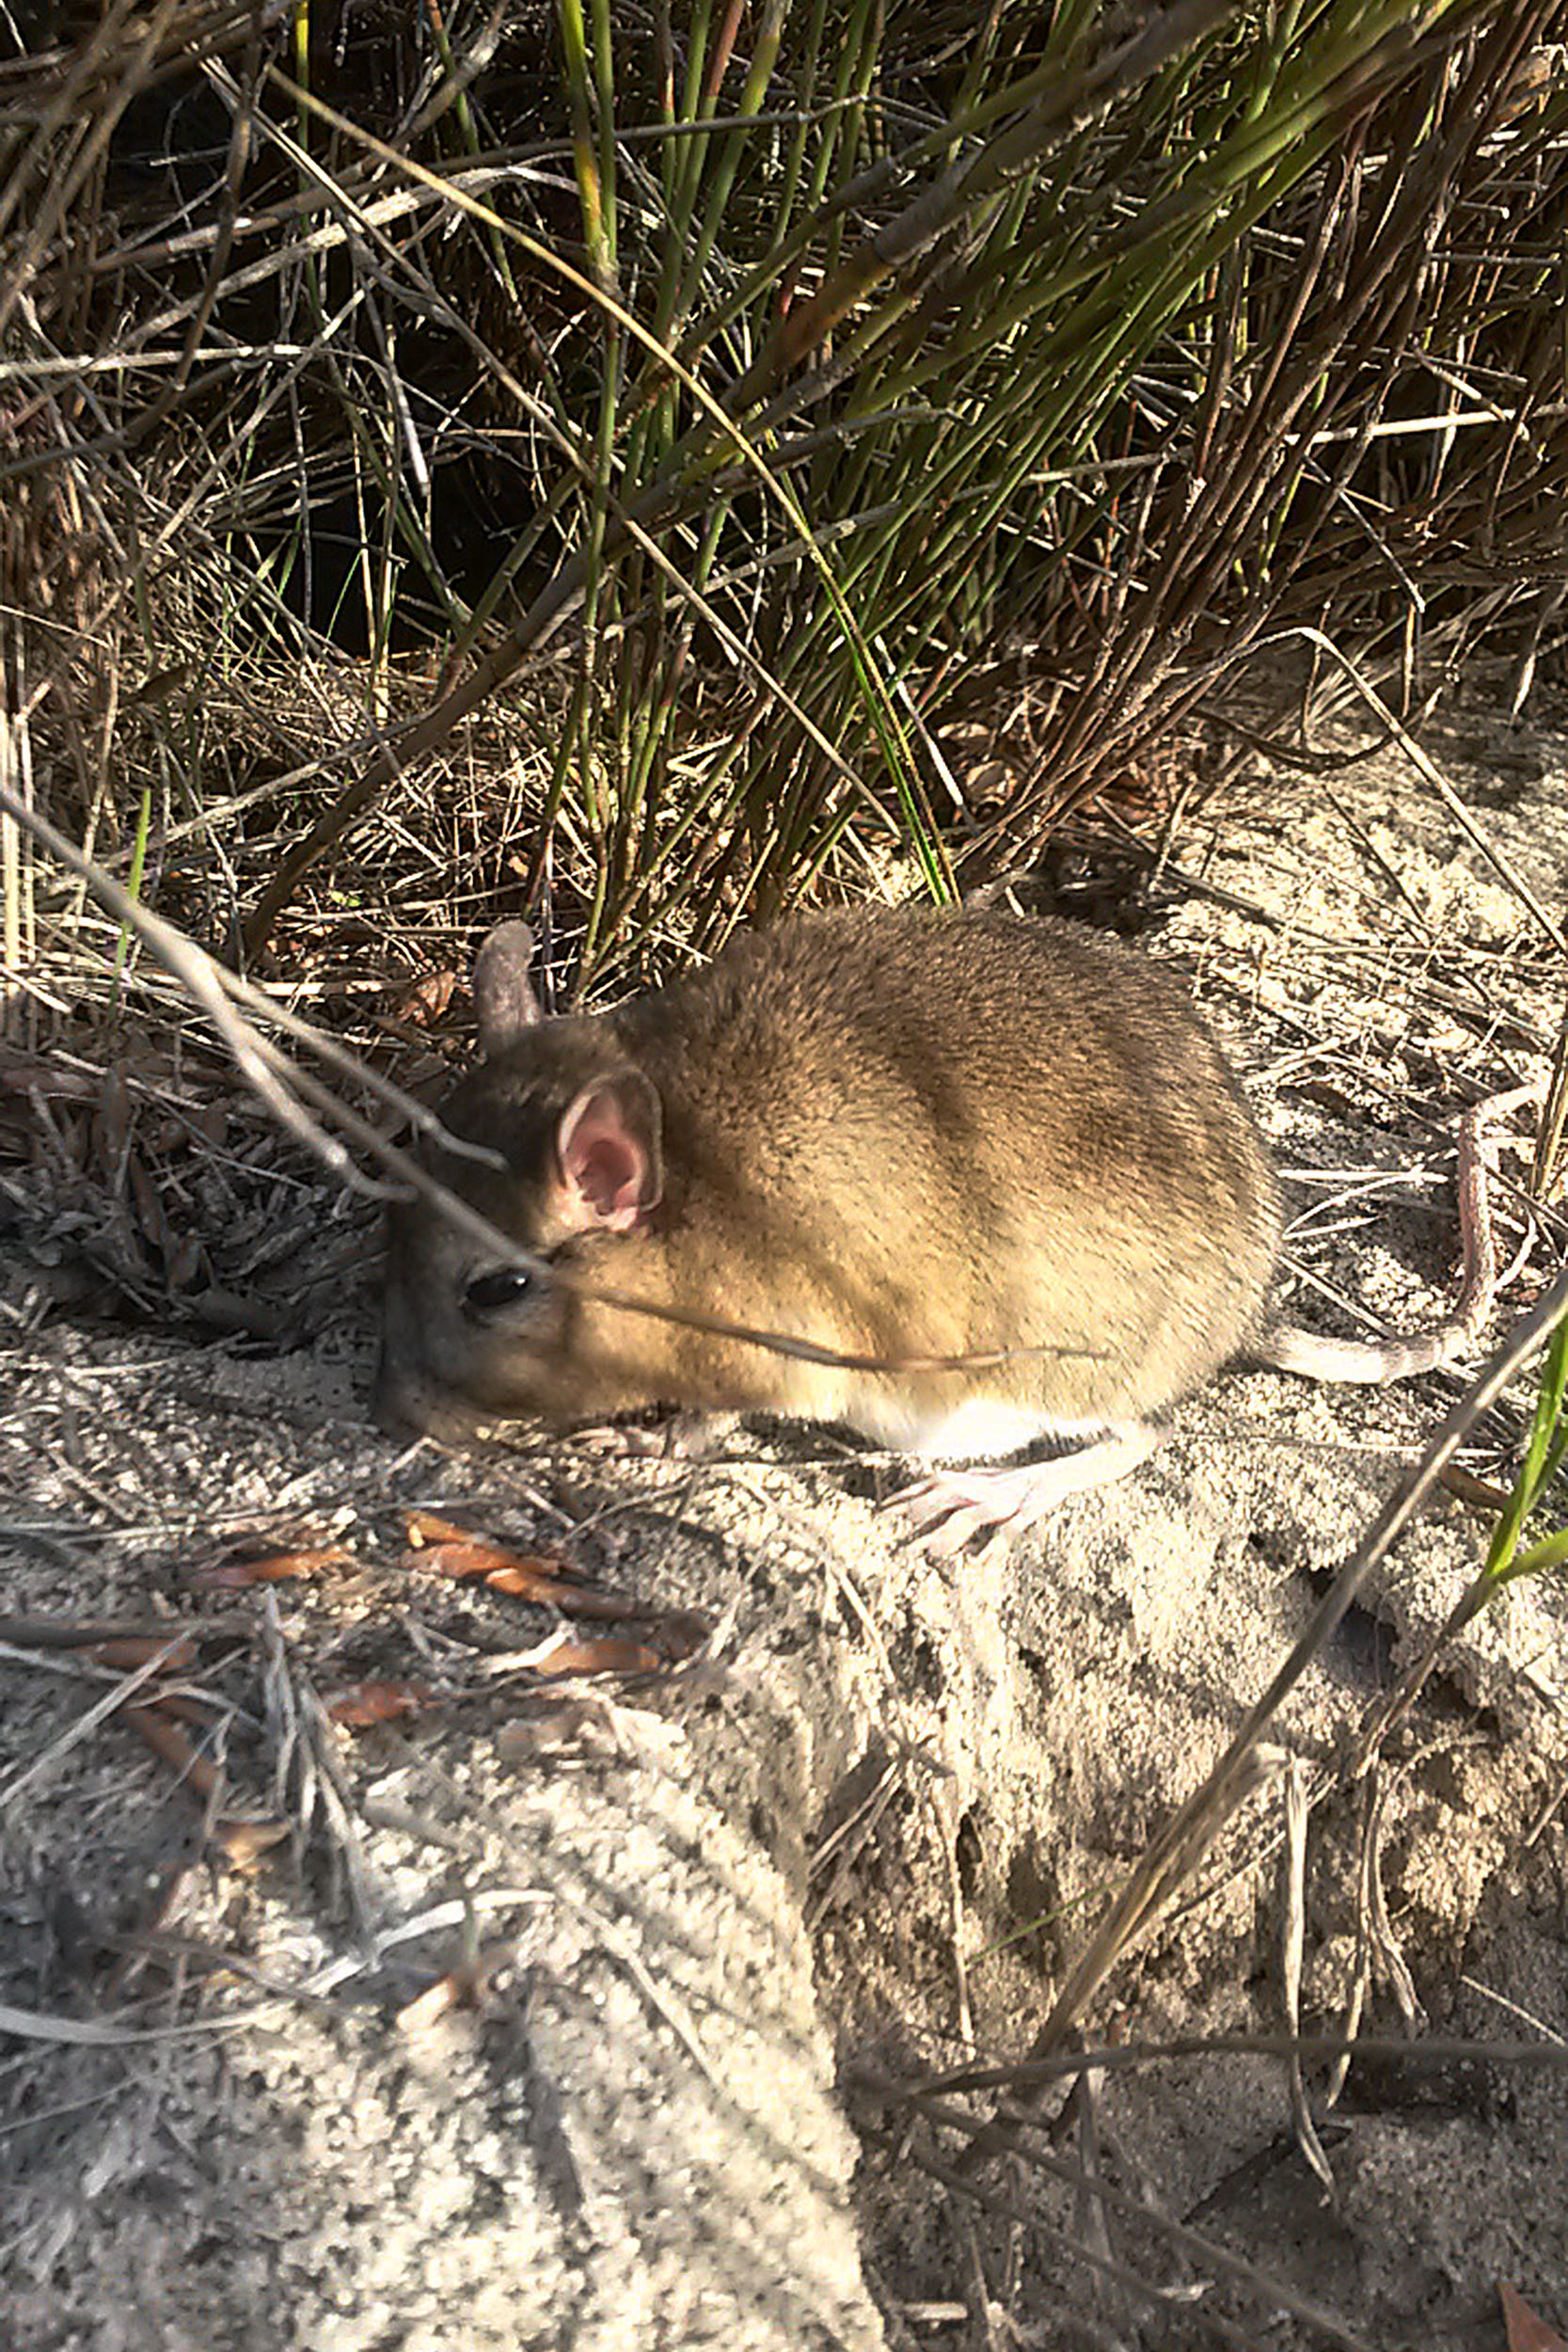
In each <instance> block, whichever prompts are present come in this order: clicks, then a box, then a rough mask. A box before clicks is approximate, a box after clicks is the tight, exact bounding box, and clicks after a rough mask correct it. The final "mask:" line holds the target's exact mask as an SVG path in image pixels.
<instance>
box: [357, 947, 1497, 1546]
mask: <svg viewBox="0 0 1568 2352" xmlns="http://www.w3.org/2000/svg"><path fill="white" fill-rule="evenodd" d="M531 956H532V942H531V937H530V934H529V932H528V930H527V928H526V926H525V925H523V924H520V923H505V924H502V925H501V926H499V929H497V930H495V931H493V932H492V933H491V934H490V936H489V938H488V939H487V940H486V941H485V943H484V945H483V947H482V949H481V951H480V955H479V958H478V961H477V963H476V966H475V972H474V982H473V989H474V1000H475V1005H476V1009H477V1011H478V1016H479V1033H480V1041H481V1044H482V1047H483V1061H482V1062H481V1063H480V1064H479V1065H478V1066H477V1067H476V1068H475V1069H474V1070H473V1071H472V1072H471V1073H469V1074H468V1075H467V1077H465V1078H464V1079H463V1080H462V1081H461V1082H460V1083H459V1084H458V1086H457V1087H456V1089H455V1090H454V1091H453V1092H452V1093H451V1095H450V1096H449V1097H448V1098H447V1100H446V1102H445V1103H444V1104H443V1105H442V1106H441V1110H440V1119H441V1121H442V1123H443V1125H444V1127H445V1128H446V1130H447V1131H448V1133H449V1134H451V1136H456V1137H459V1138H462V1139H465V1140H467V1142H469V1143H471V1144H477V1145H481V1146H484V1147H488V1149H489V1151H490V1152H494V1153H496V1154H499V1159H500V1161H501V1162H502V1163H503V1164H504V1166H499V1165H490V1166H487V1165H485V1163H484V1161H483V1159H480V1158H477V1157H473V1156H468V1155H466V1154H458V1153H453V1152H449V1151H446V1150H444V1149H439V1148H437V1149H435V1150H432V1151H429V1152H426V1154H425V1159H426V1165H427V1166H428V1167H430V1168H431V1169H432V1171H433V1173H435V1174H436V1176H438V1177H439V1179H440V1180H441V1182H442V1183H444V1184H447V1185H449V1186H450V1187H451V1189H452V1190H453V1191H455V1192H456V1193H458V1194H459V1195H461V1197H462V1198H463V1199H464V1200H466V1201H467V1202H468V1203H469V1204H470V1206H471V1207H473V1208H474V1209H475V1210H477V1211H478V1212H479V1213H480V1214H481V1215H482V1216H484V1217H486V1218H488V1219H489V1220H490V1221H491V1223H493V1224H494V1225H496V1226H497V1227H499V1229H500V1231H501V1232H504V1233H506V1234H507V1235H509V1236H511V1237H512V1238H514V1239H515V1240H516V1241H517V1242H518V1243H520V1244H521V1245H523V1246H524V1247H525V1248H528V1249H529V1250H531V1251H532V1252H534V1253H536V1254H537V1255H538V1256H539V1257H540V1258H542V1259H544V1260H545V1261H546V1263H548V1264H550V1265H552V1266H559V1267H561V1268H562V1270H563V1271H564V1270H569V1271H570V1272H572V1273H573V1274H575V1275H577V1276H578V1277H579V1278H580V1279H582V1280H583V1281H584V1282H585V1283H588V1284H591V1285H592V1286H593V1287H594V1288H597V1289H603V1290H613V1291H616V1292H619V1293H621V1294H623V1295H632V1296H635V1297H637V1298H640V1299H643V1300H647V1301H650V1302H652V1303H654V1304H656V1305H660V1306H665V1307H669V1308H672V1309H674V1310H677V1311H683V1312H688V1313H691V1314H694V1315H696V1316H698V1317H719V1318H722V1319H723V1320H725V1321H728V1322H732V1323H735V1324H738V1325H743V1326H747V1327H752V1328H755V1329H761V1330H764V1331H769V1332H777V1333H781V1334H783V1335H784V1336H786V1337H792V1338H800V1339H804V1340H808V1341H812V1342H815V1343H818V1344H819V1345H822V1346H826V1347H829V1348H832V1349H833V1350H835V1351H838V1352H841V1353H843V1354H845V1355H848V1356H853V1357H859V1358H868V1357H869V1358H875V1359H887V1360H891V1361H893V1362H894V1363H895V1364H898V1363H903V1364H906V1365H907V1363H908V1359H913V1358H950V1357H955V1356H963V1355H970V1354H985V1355H991V1354H994V1353H997V1352H1000V1351H1004V1350H1010V1349H1016V1350H1021V1351H1026V1352H1023V1353H1021V1354H1019V1355H1018V1356H1016V1357H1014V1358H1013V1359H1011V1360H1009V1361H1006V1362H1005V1363H1002V1364H1000V1365H992V1366H990V1367H989V1368H981V1369H974V1368H971V1369H964V1370H951V1369H929V1368H927V1369H908V1368H906V1369H903V1370H897V1371H891V1372H876V1371H866V1370H862V1369H852V1368H847V1367H844V1366H840V1365H825V1364H822V1363H816V1362H809V1361H806V1362H803V1361H800V1360H798V1359H792V1358H790V1357H786V1356H781V1355H778V1354H774V1353H771V1352H769V1351H768V1350H766V1349H764V1348H762V1347H759V1346H756V1345H754V1344H752V1343H748V1342H745V1341H742V1340H737V1339H733V1338H725V1337H721V1336H716V1335H715V1334H713V1333H712V1332H709V1331H705V1330H700V1329H693V1328H689V1327H683V1326H681V1325H679V1324H675V1323H671V1322H664V1321H659V1320H654V1319H652V1318H649V1317H646V1316H641V1315H634V1314H629V1313H626V1311H622V1310H620V1309H617V1308H614V1307H611V1306H608V1305H605V1304H604V1303H602V1301H599V1300H595V1299H593V1298H589V1297H585V1296H583V1295H580V1294H579V1293H578V1292H577V1291H574V1290H572V1289H569V1288H566V1287H564V1286H562V1285H557V1284H554V1283H551V1282H550V1281H548V1280H541V1279H537V1278H536V1277H533V1276H530V1275H528V1274H526V1273H523V1272H521V1271H518V1270H516V1269H515V1268H511V1267H508V1266H506V1265H505V1264H503V1263H497V1262H496V1261H495V1259H494V1258H492V1257H486V1256H484V1255H483V1254H481V1253H480V1252H479V1251H478V1250H477V1249H476V1248H475V1247H474V1245H473V1243H472V1242H471V1241H470V1240H469V1239H467V1237H465V1236H464V1235H463V1234H461V1233H459V1232H457V1231H455V1230H454V1229H453V1228H452V1227H451V1225H450V1224H449V1223H448V1222H447V1221H446V1220H445V1219H443V1218H442V1216H440V1215H439V1213H438V1212H437V1211H436V1209H435V1208H434V1207H433V1206H432V1205H431V1204H430V1203H429V1202H427V1201H425V1200H420V1199H417V1198H416V1199H414V1200H408V1201H404V1202H402V1203H400V1204H399V1205H398V1206H396V1207H395V1208H394V1209H393V1211H392V1213H391V1216H390V1219H389V1228H388V1260H387V1288H386V1314H385V1325H384V1337H383V1346H382V1359H381V1369H380V1375H379V1379H378V1384H377V1393H376V1406H377V1411H378V1417H379V1418H380V1419H381V1420H382V1421H383V1422H384V1423H387V1424H388V1425H391V1426H394V1427H395V1426H408V1425H413V1426H415V1427H420V1428H436V1429H439V1430H441V1431H443V1432H447V1433H451V1432H452V1431H454V1430H456V1429H458V1428H461V1427H464V1426H467V1425H471V1423H472V1422H474V1421H476V1420H477V1421H484V1420H496V1419H507V1418H512V1417H515V1416H535V1415H537V1416H541V1417H543V1418H545V1419H546V1420H547V1421H550V1422H556V1423H558V1424H562V1423H568V1422H580V1421H583V1420H587V1419H594V1420H597V1419H599V1418H601V1417H603V1416H605V1415H607V1414H613V1413H619V1412H623V1411H626V1410H627V1409H628V1408H631V1407H636V1406H652V1405H672V1406H681V1407H685V1408H688V1409H696V1410H699V1411H704V1410H723V1409H736V1408H737V1409H739V1410H742V1411H747V1410H750V1411H759V1412H766V1413H770V1414H782V1415H789V1416H799V1417H801V1418H805V1419H810V1420H819V1421H828V1422H847V1423H849V1424H850V1425H851V1426H852V1427H853V1428H855V1429H857V1430H859V1431H861V1432H862V1433H863V1435H865V1436H866V1437H868V1438H873V1439H875V1440H877V1441H878V1442H879V1443H881V1444H884V1445H887V1446H891V1447H894V1448H896V1449H898V1450H900V1451H904V1452H908V1453H911V1454H921V1455H924V1456H926V1457H927V1458H928V1459H938V1460H942V1459H945V1460H949V1461H951V1460H973V1459H974V1457H976V1456H991V1457H995V1456H997V1455H1005V1454H1013V1453H1016V1452H1018V1451H1019V1450H1020V1449H1021V1448H1022V1447H1024V1446H1027V1445H1030V1444H1032V1443H1034V1442H1035V1441H1036V1440H1037V1439H1038V1438H1045V1437H1062V1436H1065V1437H1069V1438H1079V1439H1085V1440H1095V1441H1096V1442H1091V1443H1086V1444H1083V1445H1081V1446H1080V1448H1079V1450H1078V1451H1077V1452H1074V1453H1070V1454H1067V1455H1066V1456H1065V1457H1063V1458H1057V1459H1054V1460H1051V1461H1047V1462H1043V1463H1032V1464H1028V1465H1026V1466H1024V1467H1023V1468H1022V1469H1013V1468H1009V1469H1007V1470H1000V1471H998V1470H990V1471H986V1472H981V1473H974V1472H966V1473H964V1474H962V1475H961V1476H960V1477H959V1478H958V1479H955V1480H949V1481H946V1482H942V1481H934V1482H932V1485H931V1487H930V1489H929V1492H928V1497H927V1503H926V1505H925V1507H924V1508H922V1509H920V1510H919V1511H917V1513H916V1516H917V1518H920V1519H921V1520H922V1522H923V1523H925V1524H927V1525H928V1526H929V1525H934V1524H935V1523H936V1522H938V1521H939V1520H941V1519H942V1518H944V1516H945V1515H946V1514H947V1513H949V1512H950V1511H951V1512H954V1513H955V1515H956V1516H959V1515H961V1517H962V1519H963V1523H964V1526H965V1530H966V1532H968V1531H969V1530H970V1529H972V1528H974V1527H979V1526H984V1525H989V1524H998V1523H1003V1522H1006V1521H1011V1520H1022V1519H1026V1518H1034V1517H1037V1516H1038V1514H1039V1512H1040V1511H1041V1510H1043V1509H1045V1508H1048V1507H1049V1506H1050V1504H1051V1503H1052V1502H1054V1501H1055V1500H1056V1499H1057V1498H1058V1497H1059V1496H1060V1495H1061V1494H1063V1493H1067V1492H1069V1491H1072V1490H1073V1489H1074V1488H1076V1487H1080V1486H1088V1485H1091V1484H1094V1483H1097V1482H1098V1481H1099V1480H1100V1479H1101V1478H1103V1477H1106V1476H1112V1475H1117V1474H1118V1473H1119V1472H1120V1471H1122V1470H1126V1469H1128V1468H1130V1467H1131V1466H1132V1463H1133V1462H1134V1461H1136V1460H1138V1459H1140V1458H1141V1457H1142V1455H1143V1454H1147V1453H1148V1451H1149V1450H1150V1448H1151V1447H1152V1445H1153V1444H1154V1443H1156V1442H1157V1439H1158V1435H1159V1424H1160V1422H1162V1420H1163V1419H1164V1417H1165V1416H1167V1415H1168V1414H1169V1412H1170V1410H1171V1408H1172V1407H1173V1406H1176V1405H1178V1404H1180V1401H1181V1400H1182V1398H1183V1397H1185V1396H1187V1395H1189V1394H1191V1393H1192V1392H1193V1391H1195V1390H1196V1389H1198V1388H1200V1387H1201V1386H1202V1385H1203V1383H1204V1382H1205V1381H1207V1380H1208V1379H1209V1378H1210V1377H1211V1376H1212V1375H1213V1374H1214V1373H1216V1372H1217V1371H1218V1370H1219V1369H1220V1368H1221V1366H1222V1365H1224V1364H1225V1363H1227V1361H1228V1360H1230V1359H1233V1358H1235V1357H1236V1356H1238V1355H1241V1354H1243V1353H1244V1354H1247V1355H1249V1356H1250V1357H1252V1358H1253V1359H1254V1360H1262V1361H1266V1362H1272V1363H1275V1364H1278V1365H1281V1366H1283V1367H1285V1368H1288V1369H1291V1370H1294V1371H1305V1372H1307V1373H1315V1374H1318V1375H1322V1376H1326V1377H1331V1378H1340V1379H1347V1378H1348V1379H1360V1380H1385V1379H1389V1378H1395V1377H1400V1376H1402V1375H1404V1374H1407V1373H1410V1372H1413V1371H1417V1370H1421V1369H1424V1368H1426V1367H1427V1366H1429V1365H1431V1364H1433V1363H1434V1362H1437V1361H1439V1360H1441V1359H1442V1358H1443V1356H1444V1354H1445V1353H1446V1352H1448V1351H1449V1345H1450V1342H1449V1339H1448V1338H1447V1337H1445V1336H1444V1335H1438V1336H1436V1337H1433V1338H1431V1339H1427V1340H1422V1341H1417V1342H1414V1343H1344V1342H1336V1341H1328V1340H1318V1339H1315V1338H1314V1337H1313V1336H1312V1335H1311V1334H1309V1333H1305V1332H1296V1331H1292V1330H1289V1329H1280V1328H1275V1329H1272V1330H1271V1329H1270V1328H1269V1327H1268V1326H1267V1325H1266V1323H1265V1319H1264V1300H1265V1296H1266V1294H1267V1291H1268V1288H1269V1283H1270V1279H1271V1278H1272V1276H1273V1273H1274V1270H1275V1260H1276V1257H1277V1253H1278V1248H1279V1236H1280V1209H1279V1195H1278V1187H1277V1184H1276V1183H1275V1175H1274V1171H1273V1168H1272V1167H1271V1164H1270V1160H1269V1155H1268V1152H1267V1151H1266V1149H1265V1147H1264V1145H1263V1142H1262V1139H1261V1137H1260V1136H1259V1131H1258V1128H1257V1126H1256V1124H1255V1122H1254V1120H1253V1118H1252V1114H1251V1112H1250V1110H1249V1109H1248V1107H1247V1104H1246V1102H1245V1099H1244V1097H1243V1093H1242V1090H1241V1088H1240V1086H1239V1085H1238V1083H1237V1080H1236V1078H1235V1076H1234V1075H1233V1073H1232V1072H1231V1071H1230V1069H1229V1067H1228V1065H1227V1062H1226V1060H1225V1058H1224V1057H1223V1056H1222V1054H1221V1053H1220V1051H1219V1048H1218V1047H1217V1046H1216V1044H1215V1043H1214V1041H1213V1040H1212V1038H1211V1037H1210V1035H1209V1033H1208V1031H1207V1029H1206V1028H1205V1026H1204V1025H1203V1023H1202V1022H1201V1020H1200V1019H1199V1018H1198V1016H1197V1014H1196V1011H1195V1010H1194V1009H1193V1007H1192V1005H1191V1004H1190V1003H1189V1002H1188V1000H1187V997H1186V996H1185V994H1184V993H1183V992H1182V991H1181V989H1180V986H1179V985H1178V984H1177V983H1176V982H1175V981H1174V980H1173V979H1172V978H1171V977H1168V976H1167V974H1166V973H1164V971H1162V970H1161V969H1160V968H1159V966H1157V965H1156V964H1153V963H1151V962H1149V961H1148V960H1147V959H1146V958H1144V957H1142V956H1140V955H1138V954H1136V953H1134V952H1133V951H1132V950H1131V949H1128V948H1126V947H1123V946H1119V945H1117V944H1116V943H1114V942H1112V941H1110V940H1108V939H1106V938H1104V937H1102V936H1101V934H1099V933H1098V932H1093V931H1089V930H1084V929H1082V928H1081V927H1079V926H1076V925H1073V924H1070V923H1066V922H1062V921H1058V920H1055V919H1051V918H1045V917H1024V916H1017V915H1012V914H1004V913H993V912H985V913H965V914H939V913H936V912H934V911H919V910H912V909H892V908H866V909H861V910H858V911H853V912H847V913H842V914H826V915H819V916H810V917H803V918H800V919H797V920H794V921H791V922H789V923H786V924H784V925H783V926H781V927H780V928H779V929H777V930H770V931H761V932H755V933H751V934H748V935H745V936H742V937H740V938H737V939H736V941H735V942H734V943H733V944H732V945H731V946H729V947H727V948H726V949H725V951H724V952H723V953H722V954H721V956H720V957H719V958H718V959H717V960H716V961H714V962H713V963H711V964H709V965H707V966H706V967H705V968H704V969H702V970H700V971H698V972H696V973H694V974H693V975H692V976H691V977H688V978H684V979H681V980H679V981H677V982H675V983H674V984H673V986H671V987H669V988H666V989H662V990H660V991H659V992H658V993H656V994H653V995H648V996H643V997H641V998H638V999H636V1000H634V1001H633V1002H631V1003H629V1004H626V1005H624V1006H622V1007H621V1008H619V1009H617V1010H615V1011H613V1012H609V1013H599V1014H594V1015H587V1016H582V1015H575V1016H571V1017H567V1018H562V1019H551V1020H546V1019H542V1018H541V1016H540V1012H539V1009H538V1005H537V1001H536V999H535V996H534V993H533V988H532V983H531V977H530V964H531Z"/></svg>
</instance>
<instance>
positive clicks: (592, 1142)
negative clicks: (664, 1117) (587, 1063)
mask: <svg viewBox="0 0 1568 2352" xmlns="http://www.w3.org/2000/svg"><path fill="white" fill-rule="evenodd" d="M659 1123H660V1122H659V1102H658V1096H657V1094H656V1093H655V1091H654V1089H653V1088H652V1087H651V1086H650V1085H649V1083H648V1081H647V1079H646V1078H644V1077H643V1076H642V1075H641V1073H640V1072H638V1071H626V1072H625V1073H623V1074H621V1075H619V1076H617V1077H614V1078H606V1079H603V1080H601V1082H600V1083H599V1085H597V1086H594V1087H585V1088H584V1089H583V1091H582V1092H581V1093H580V1094H579V1095H578V1098H577V1100H576V1101H575V1102H574V1103H573V1104H570V1105H569V1107H568V1108H567V1109H566V1110H565V1111H564V1112H563V1113H562V1120H561V1126H560V1129H559V1131H558V1133H557V1136H556V1154H557V1157H558V1159H559V1160H560V1163H561V1181H562V1187H563V1190H564V1192H565V1196H566V1199H565V1209H566V1215H567V1216H568V1218H569V1219H570V1220H571V1221H572V1223H574V1224H575V1225H577V1226H578V1228H579V1229H580V1230H581V1231H582V1232H587V1231H588V1230H589V1228H590V1227H592V1226H602V1227H604V1228H606V1229H607V1230H608V1231H609V1232H615V1233H625V1232H629V1231H630V1229H631V1227H632V1226H634V1225H635V1224H637V1222H638V1221H639V1219H640V1218H641V1217H642V1216H645V1215H646V1213H647V1211H648V1210H649V1209H651V1208H654V1207H656V1206H657V1201H658V1197H659V1194H660V1193H661V1192H662V1191H663V1189H664V1172H663V1168H662V1165H661V1161H660V1153H659Z"/></svg>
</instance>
